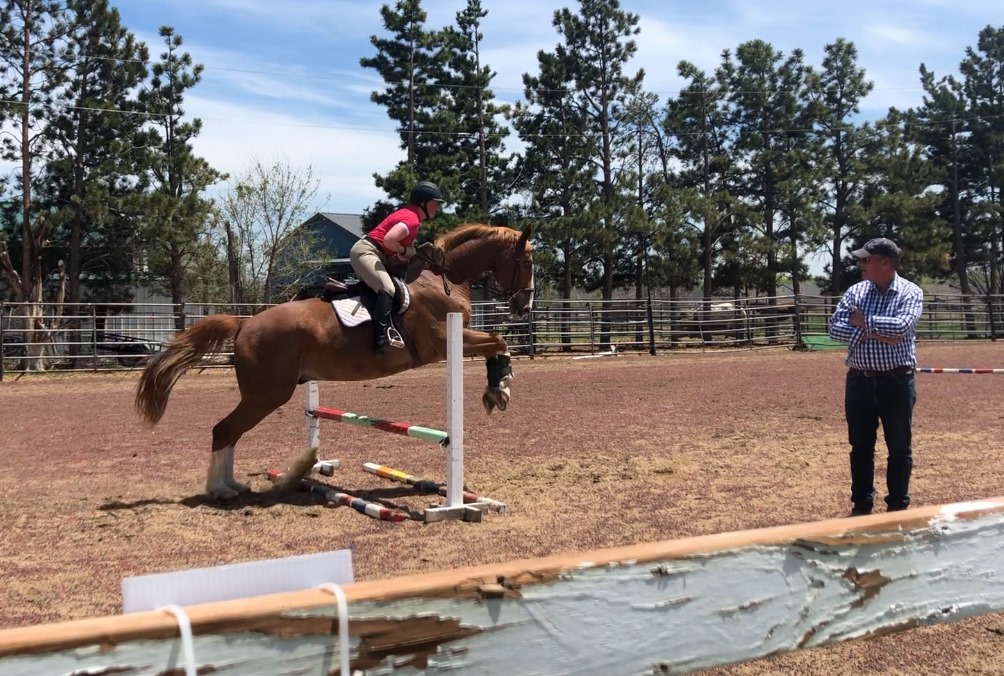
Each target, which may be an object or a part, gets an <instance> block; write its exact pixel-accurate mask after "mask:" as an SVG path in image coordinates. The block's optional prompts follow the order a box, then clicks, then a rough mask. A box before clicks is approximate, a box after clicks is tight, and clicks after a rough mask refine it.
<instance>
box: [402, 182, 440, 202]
mask: <svg viewBox="0 0 1004 676" xmlns="http://www.w3.org/2000/svg"><path fill="white" fill-rule="evenodd" d="M429 200H434V201H436V202H439V203H440V204H442V203H443V202H445V201H446V200H444V199H443V193H442V192H441V191H440V190H439V186H437V185H436V184H435V183H432V182H430V181H419V182H418V183H416V184H415V187H414V188H412V189H411V197H410V198H409V199H408V201H409V202H411V203H412V204H419V205H420V204H423V203H424V202H428V201H429Z"/></svg>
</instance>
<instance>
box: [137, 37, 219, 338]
mask: <svg viewBox="0 0 1004 676" xmlns="http://www.w3.org/2000/svg"><path fill="white" fill-rule="evenodd" d="M160 36H161V37H162V38H164V44H165V47H166V51H164V52H163V53H162V54H161V55H160V59H161V60H160V61H159V62H157V63H155V64H154V65H153V68H152V69H151V70H152V73H153V77H152V78H151V80H150V85H149V88H148V89H146V90H145V91H144V92H143V93H142V95H141V97H140V100H141V102H142V103H143V104H145V106H146V110H147V111H148V112H149V114H150V115H151V119H152V120H153V121H154V122H153V126H152V127H151V128H150V129H148V131H147V139H146V142H145V145H146V147H147V148H149V152H148V155H147V157H146V158H145V161H146V163H147V166H148V171H147V173H146V175H145V176H144V179H145V181H146V182H147V184H148V185H149V193H148V194H147V195H146V196H145V197H144V199H143V203H142V213H143V215H144V226H145V227H144V233H143V234H144V244H145V253H146V255H147V256H148V265H149V269H150V272H151V273H152V274H153V275H155V276H156V277H160V278H166V282H167V289H168V291H169V292H170V295H171V301H172V302H173V303H176V304H180V303H183V302H184V301H185V300H186V270H187V266H188V264H189V263H190V262H191V261H192V260H193V259H194V258H195V257H196V256H198V255H199V254H200V253H201V252H203V251H204V249H205V243H206V242H205V239H206V236H207V234H208V227H209V224H208V219H209V215H210V213H211V211H212V202H211V201H209V200H208V199H206V198H204V197H203V196H202V192H203V191H204V190H205V189H206V188H208V187H209V186H211V185H213V184H214V183H216V182H217V181H219V180H221V179H222V178H224V177H223V175H221V174H220V172H218V171H216V170H215V169H213V168H212V167H210V166H209V164H208V163H207V162H206V160H204V159H203V158H201V157H199V156H197V155H196V154H195V152H194V150H193V148H192V141H193V140H194V139H195V138H196V137H197V136H198V135H199V132H200V131H201V130H202V121H201V120H199V119H198V118H195V119H193V120H191V121H190V122H186V121H184V119H185V111H184V109H183V108H182V105H183V104H184V100H185V92H186V91H188V90H189V89H191V88H192V87H194V86H195V85H197V84H198V83H199V80H200V79H201V74H202V69H203V68H202V66H201V65H196V64H193V63H192V57H191V56H190V55H189V54H188V53H187V52H180V51H179V50H180V48H181V45H182V38H181V36H180V35H176V34H175V32H174V29H173V28H171V27H169V26H163V27H161V29H160ZM182 321H183V319H181V318H180V316H179V320H178V323H179V325H178V328H179V330H180V329H183V328H184V327H183V326H182V325H181V322H182Z"/></svg>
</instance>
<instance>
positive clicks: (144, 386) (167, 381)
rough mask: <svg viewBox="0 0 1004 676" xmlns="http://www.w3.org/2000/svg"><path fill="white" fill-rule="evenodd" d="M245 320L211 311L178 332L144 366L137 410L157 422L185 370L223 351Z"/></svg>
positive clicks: (148, 420) (138, 390) (146, 418)
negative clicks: (204, 358)
mask: <svg viewBox="0 0 1004 676" xmlns="http://www.w3.org/2000/svg"><path fill="white" fill-rule="evenodd" d="M243 321H244V320H243V319H242V318H240V317H234V316H233V315H225V314H218V315H209V316H208V317H206V318H204V319H201V320H199V321H197V322H196V323H195V324H193V325H192V326H191V328H189V329H188V330H187V331H185V332H184V333H181V334H179V335H177V336H175V337H174V339H173V340H171V342H170V343H169V344H168V346H167V349H166V350H164V351H163V352H158V353H157V354H156V355H154V356H153V357H152V358H151V359H150V361H149V362H147V365H146V368H145V369H143V375H141V376H140V379H139V386H138V387H137V388H136V411H137V412H138V413H139V415H140V417H142V418H143V419H144V420H146V421H147V422H148V423H150V424H151V425H156V424H157V422H158V421H159V420H160V419H161V417H162V416H163V415H164V411H165V410H166V409H167V399H168V397H169V396H171V389H172V388H173V387H174V384H175V383H176V382H177V381H178V378H180V377H181V374H183V373H184V372H185V371H186V370H187V369H188V368H189V367H190V366H194V365H195V364H197V363H198V362H199V361H200V360H201V359H202V358H203V357H204V356H205V355H207V354H214V353H216V352H219V351H220V350H221V349H222V348H223V345H224V343H226V341H228V340H230V339H231V338H233V337H235V336H236V335H237V331H238V330H239V329H240V327H241V323H242V322H243Z"/></svg>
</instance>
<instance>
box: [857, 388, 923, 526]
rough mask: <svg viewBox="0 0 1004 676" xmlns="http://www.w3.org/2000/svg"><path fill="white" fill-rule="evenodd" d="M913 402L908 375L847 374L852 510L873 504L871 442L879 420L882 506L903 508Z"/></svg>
mask: <svg viewBox="0 0 1004 676" xmlns="http://www.w3.org/2000/svg"><path fill="white" fill-rule="evenodd" d="M916 402H917V388H916V385H915V383H914V380H913V374H912V373H910V374H907V375H895V374H890V375H882V376H874V377H871V378H869V377H867V376H865V374H863V373H861V372H860V371H849V372H848V373H847V384H846V386H845V389H844V412H845V414H846V416H847V434H848V439H849V441H850V443H851V502H853V503H854V506H855V507H857V508H858V509H865V510H868V509H871V507H872V504H873V503H874V502H875V485H874V481H875V479H874V477H875V440H876V437H877V435H878V425H879V421H880V420H881V421H882V433H883V436H885V445H886V447H887V448H888V449H889V463H888V470H887V472H886V487H887V488H888V491H889V494H888V495H887V496H886V499H885V502H886V505H887V506H888V508H889V509H891V510H895V509H906V507H907V506H909V504H910V471H911V470H912V469H913V449H912V446H911V443H912V438H913V433H912V427H913V405H914V404H915V403H916Z"/></svg>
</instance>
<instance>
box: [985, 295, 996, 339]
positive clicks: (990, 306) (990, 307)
mask: <svg viewBox="0 0 1004 676" xmlns="http://www.w3.org/2000/svg"><path fill="white" fill-rule="evenodd" d="M987 321H988V322H989V323H990V342H992V343H996V342H997V326H996V322H995V321H994V296H993V293H992V292H991V291H987Z"/></svg>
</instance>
